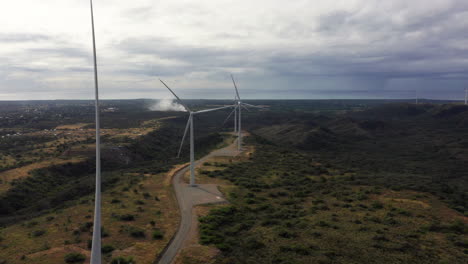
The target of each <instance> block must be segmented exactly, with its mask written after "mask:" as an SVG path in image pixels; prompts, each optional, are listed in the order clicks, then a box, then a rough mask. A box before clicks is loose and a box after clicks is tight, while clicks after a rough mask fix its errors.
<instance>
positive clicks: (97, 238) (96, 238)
mask: <svg viewBox="0 0 468 264" xmlns="http://www.w3.org/2000/svg"><path fill="white" fill-rule="evenodd" d="M89 2H90V6H91V28H92V34H93V56H94V88H95V89H94V90H95V110H96V194H95V196H94V223H93V240H92V248H91V264H101V135H100V134H101V131H100V120H99V88H98V72H97V58H96V36H95V33H94V12H93V0H90V1H89Z"/></svg>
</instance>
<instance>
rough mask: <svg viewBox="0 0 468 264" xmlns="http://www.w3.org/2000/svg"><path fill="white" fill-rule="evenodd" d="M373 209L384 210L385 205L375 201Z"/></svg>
mask: <svg viewBox="0 0 468 264" xmlns="http://www.w3.org/2000/svg"><path fill="white" fill-rule="evenodd" d="M372 208H374V209H382V208H383V203H381V202H378V201H375V202H373V203H372Z"/></svg>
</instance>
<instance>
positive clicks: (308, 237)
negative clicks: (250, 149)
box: [200, 138, 468, 263]
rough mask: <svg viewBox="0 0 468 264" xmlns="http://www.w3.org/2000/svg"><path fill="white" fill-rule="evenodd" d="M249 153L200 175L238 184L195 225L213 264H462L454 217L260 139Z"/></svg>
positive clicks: (461, 238) (462, 232)
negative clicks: (213, 250) (214, 251)
mask: <svg viewBox="0 0 468 264" xmlns="http://www.w3.org/2000/svg"><path fill="white" fill-rule="evenodd" d="M255 147H256V152H255V154H254V155H253V156H252V157H251V159H250V161H248V162H244V163H240V164H236V165H230V166H229V167H228V168H227V169H225V170H223V171H214V172H206V174H208V176H211V177H221V178H223V179H227V180H229V181H231V182H232V183H234V184H235V185H236V186H237V187H236V188H234V189H232V190H231V191H230V192H229V193H228V198H229V200H230V202H231V205H230V206H227V207H223V208H220V209H215V210H213V211H211V213H210V214H209V215H208V216H206V217H203V218H201V219H200V222H201V226H200V229H201V233H200V234H201V242H202V243H204V244H214V245H215V246H216V247H218V248H219V249H221V250H222V254H221V256H219V258H218V259H217V263H465V260H466V259H467V258H466V254H467V253H468V252H467V250H466V245H467V244H466V242H467V241H466V232H467V227H466V225H465V224H464V223H463V222H462V221H461V218H459V219H458V220H456V219H447V218H444V217H442V216H439V215H431V214H428V212H427V211H425V210H423V209H421V208H418V207H417V206H416V207H414V206H412V204H411V202H408V204H404V203H398V202H394V201H393V200H391V199H387V198H386V195H387V194H388V190H386V189H384V188H381V187H379V186H370V185H369V184H367V183H364V182H363V180H362V179H359V180H358V177H357V176H358V175H359V174H355V173H349V172H347V171H343V170H340V169H336V168H334V167H333V166H330V165H328V164H321V163H319V162H317V160H316V159H315V158H314V157H313V156H311V155H310V154H308V153H304V152H299V151H296V150H291V149H287V148H282V147H278V146H274V145H271V144H268V143H266V142H265V141H264V140H262V139H261V138H260V139H257V140H256V145H255ZM416 199H418V198H416V197H414V195H413V197H411V198H410V199H408V200H410V201H413V200H414V201H416ZM419 199H422V200H424V199H429V198H428V197H426V196H425V195H424V194H422V196H421V197H419ZM441 248H444V251H440V249H441Z"/></svg>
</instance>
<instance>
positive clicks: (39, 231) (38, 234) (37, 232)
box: [31, 229, 46, 237]
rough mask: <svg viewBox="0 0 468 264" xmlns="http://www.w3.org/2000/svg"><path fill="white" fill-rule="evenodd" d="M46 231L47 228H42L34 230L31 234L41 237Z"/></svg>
mask: <svg viewBox="0 0 468 264" xmlns="http://www.w3.org/2000/svg"><path fill="white" fill-rule="evenodd" d="M45 233H46V231H45V230H42V229H41V230H36V231H34V232H32V234H31V236H32V237H40V236H42V235H44V234H45Z"/></svg>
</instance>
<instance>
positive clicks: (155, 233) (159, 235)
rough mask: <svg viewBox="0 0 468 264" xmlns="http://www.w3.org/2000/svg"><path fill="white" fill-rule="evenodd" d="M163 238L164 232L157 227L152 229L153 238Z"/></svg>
mask: <svg viewBox="0 0 468 264" xmlns="http://www.w3.org/2000/svg"><path fill="white" fill-rule="evenodd" d="M163 238H164V234H163V233H162V232H161V230H159V229H157V230H154V231H153V239H156V240H160V239H163Z"/></svg>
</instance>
